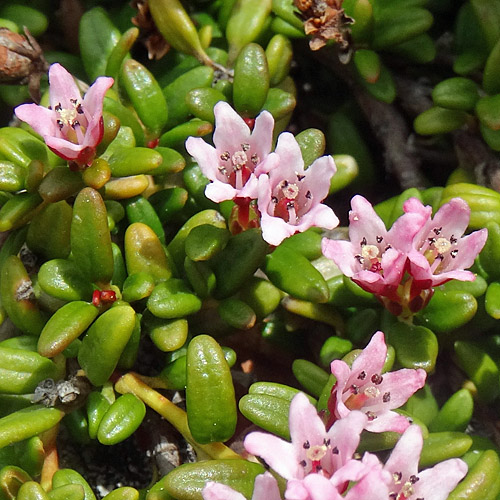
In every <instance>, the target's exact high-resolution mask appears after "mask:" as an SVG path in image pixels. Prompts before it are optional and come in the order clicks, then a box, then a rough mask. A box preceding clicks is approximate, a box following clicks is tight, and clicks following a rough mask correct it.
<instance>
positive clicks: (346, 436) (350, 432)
mask: <svg viewBox="0 0 500 500" xmlns="http://www.w3.org/2000/svg"><path fill="white" fill-rule="evenodd" d="M367 422H368V418H367V416H366V415H365V414H364V413H362V412H360V411H351V412H350V413H349V414H348V415H347V416H346V417H344V418H341V419H339V420H337V421H336V422H335V423H334V424H333V425H332V427H331V428H330V430H329V431H328V434H327V437H328V438H329V439H330V442H331V443H332V446H335V448H336V449H337V451H338V453H335V454H332V461H333V467H332V470H338V469H340V467H342V466H343V465H345V464H346V463H347V462H348V461H349V460H351V459H352V456H353V454H354V452H355V451H356V448H357V447H358V445H359V440H360V436H361V432H362V431H363V429H364V428H365V426H366V424H367Z"/></svg>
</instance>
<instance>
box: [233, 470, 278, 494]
mask: <svg viewBox="0 0 500 500" xmlns="http://www.w3.org/2000/svg"><path fill="white" fill-rule="evenodd" d="M231 500H232V499H231ZM252 500H281V495H280V490H279V488H278V482H277V481H276V479H274V477H273V476H272V475H271V474H269V472H265V473H264V474H259V475H258V476H257V477H256V478H255V486H254V489H253V495H252Z"/></svg>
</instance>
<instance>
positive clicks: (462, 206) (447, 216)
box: [429, 198, 470, 236]
mask: <svg viewBox="0 0 500 500" xmlns="http://www.w3.org/2000/svg"><path fill="white" fill-rule="evenodd" d="M469 219H470V208H469V205H467V203H466V202H465V201H464V200H463V199H462V198H453V199H451V200H450V201H449V202H448V203H445V204H444V205H443V206H442V207H441V208H440V209H439V210H438V211H437V212H436V215H434V217H433V219H432V227H441V228H442V230H443V232H444V233H447V232H450V234H453V233H455V236H457V235H462V234H464V232H465V230H466V229H467V226H468V225H469ZM429 224H431V223H430V222H429ZM431 229H432V228H431V227H429V230H431Z"/></svg>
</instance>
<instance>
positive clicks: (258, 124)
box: [186, 101, 339, 245]
mask: <svg viewBox="0 0 500 500" xmlns="http://www.w3.org/2000/svg"><path fill="white" fill-rule="evenodd" d="M214 113H215V123H216V127H215V132H214V134H213V142H214V146H211V145H210V144H208V143H206V142H205V141H204V140H203V139H201V138H199V137H196V138H195V137H190V138H189V139H188V140H187V141H186V149H187V151H188V153H189V154H190V155H191V156H192V157H193V158H194V159H195V160H196V162H197V163H198V165H199V166H200V168H201V170H202V172H203V174H204V175H205V176H206V177H208V179H209V180H210V181H211V183H210V184H209V185H208V186H207V188H206V190H205V195H206V196H207V198H209V199H210V200H212V201H215V202H217V203H219V202H221V201H225V200H234V201H235V203H236V205H237V207H238V209H239V211H240V213H239V214H238V221H239V223H240V225H241V226H242V227H243V228H245V226H247V225H248V220H247V219H248V209H249V206H250V203H251V202H252V201H253V200H256V201H257V207H258V217H259V216H260V225H261V227H262V235H263V238H264V239H265V240H266V241H267V242H268V243H269V244H271V245H279V244H280V243H281V242H282V241H283V240H284V239H285V238H287V237H289V236H292V235H293V234H295V233H296V232H302V231H305V230H306V229H308V228H310V227H312V226H320V227H325V228H327V229H333V228H334V227H336V226H337V224H338V222H339V221H338V219H337V217H336V215H335V214H334V213H333V210H331V208H329V207H327V206H326V205H323V204H322V203H321V202H322V201H323V200H324V199H325V198H326V196H327V195H328V189H329V186H330V179H331V178H332V176H333V175H334V174H335V172H336V167H335V163H334V161H333V158H332V157H331V156H323V157H321V158H318V159H317V160H315V161H314V162H313V163H312V165H310V166H309V168H307V169H305V168H304V161H303V159H302V154H301V151H300V147H299V144H298V143H297V141H296V140H295V137H294V136H293V135H292V134H290V133H289V132H284V133H282V134H280V136H279V137H278V142H277V145H276V149H275V150H274V151H273V152H271V148H272V135H273V128H274V119H273V117H272V115H271V114H270V113H269V112H267V111H263V112H262V113H261V114H260V115H259V116H258V117H257V118H256V120H255V124H254V127H253V130H252V131H251V130H250V128H249V126H248V125H247V123H246V122H245V120H243V118H241V117H240V116H239V115H238V114H237V113H236V111H234V110H233V109H232V108H231V106H230V105H229V104H227V103H225V102H222V101H221V102H218V103H217V104H216V105H215V108H214ZM243 214H244V215H243Z"/></svg>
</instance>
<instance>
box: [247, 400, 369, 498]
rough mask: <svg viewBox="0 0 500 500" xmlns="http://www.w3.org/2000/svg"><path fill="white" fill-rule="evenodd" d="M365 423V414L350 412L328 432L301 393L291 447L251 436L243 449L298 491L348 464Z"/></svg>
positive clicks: (260, 435) (291, 423)
mask: <svg viewBox="0 0 500 500" xmlns="http://www.w3.org/2000/svg"><path fill="white" fill-rule="evenodd" d="M366 421H367V418H366V416H365V415H363V413H361V412H351V413H350V414H349V415H348V416H347V417H346V418H344V419H342V420H339V421H337V422H335V424H334V425H333V426H332V427H331V428H330V429H329V430H328V431H327V430H326V429H325V425H324V423H323V421H322V420H321V418H320V417H319V416H318V413H317V411H316V408H315V407H314V406H313V405H312V404H311V403H310V402H309V400H308V399H307V397H306V396H305V394H303V393H299V394H297V395H296V396H295V397H294V398H293V400H292V402H291V404H290V414H289V426H290V436H291V441H292V442H291V443H289V442H288V441H284V440H283V439H280V438H278V437H276V436H273V435H272V434H267V433H264V432H251V433H250V434H248V435H247V437H246V438H245V441H244V446H245V449H246V450H247V451H248V452H249V453H251V454H253V455H255V456H259V457H262V458H263V459H264V460H265V462H266V463H267V464H268V465H269V466H270V467H271V468H272V469H274V470H275V471H276V472H277V473H278V474H280V475H281V476H282V477H284V478H285V479H287V480H288V485H289V486H290V487H293V488H299V487H300V485H299V484H297V483H300V481H302V480H303V479H304V478H305V477H307V475H308V474H321V475H322V476H325V477H327V478H330V477H331V476H332V475H333V474H334V473H335V471H336V470H338V469H340V468H341V467H342V466H343V465H344V464H345V463H347V461H349V460H350V459H351V458H352V455H353V453H354V451H355V450H356V448H357V446H358V444H359V437H360V434H361V431H362V430H363V428H364V426H365V424H366ZM285 497H286V498H288V497H287V495H285Z"/></svg>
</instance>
